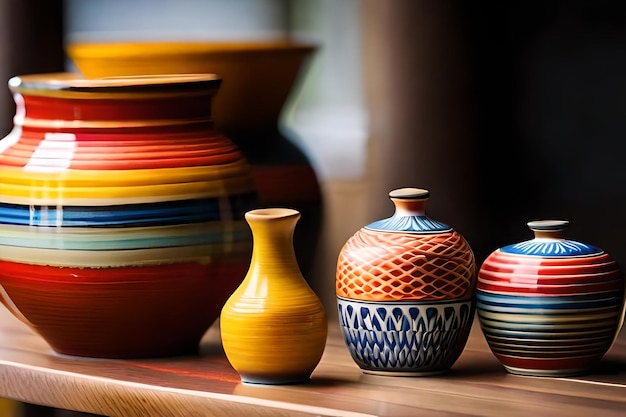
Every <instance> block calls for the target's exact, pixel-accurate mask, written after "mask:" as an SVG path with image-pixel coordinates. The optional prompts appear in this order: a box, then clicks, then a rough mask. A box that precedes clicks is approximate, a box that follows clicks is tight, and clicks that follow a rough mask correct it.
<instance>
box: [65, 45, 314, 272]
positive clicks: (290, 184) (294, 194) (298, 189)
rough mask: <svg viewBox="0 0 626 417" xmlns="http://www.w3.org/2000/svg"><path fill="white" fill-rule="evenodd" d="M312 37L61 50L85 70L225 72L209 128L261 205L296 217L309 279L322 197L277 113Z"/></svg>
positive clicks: (297, 243) (97, 73)
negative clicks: (243, 170)
mask: <svg viewBox="0 0 626 417" xmlns="http://www.w3.org/2000/svg"><path fill="white" fill-rule="evenodd" d="M315 51H316V47H315V46H314V45H312V44H307V43H302V42H295V41H291V40H271V41H258V42H235V41H230V42H229V41H223V42H203V41H195V42H194V41H189V42H156V41H155V42H115V43H104V42H101V43H97V42H92V43H78V42H76V43H72V44H69V45H68V46H67V54H68V56H69V57H70V58H71V60H72V61H73V62H74V63H75V64H76V67H77V68H78V70H79V71H80V72H81V73H82V74H83V75H84V76H86V77H88V78H92V77H105V76H118V75H141V74H155V73H157V74H161V73H168V74H169V73H177V74H178V73H212V74H217V75H219V76H220V77H221V78H223V79H224V83H223V85H222V86H221V88H220V92H219V94H218V95H217V96H216V97H215V101H214V106H213V120H214V121H215V125H216V128H217V129H218V130H219V131H220V132H222V133H224V134H225V135H226V136H228V137H229V138H230V139H232V140H233V141H234V142H235V143H236V144H237V146H239V148H240V149H241V151H242V152H243V154H244V156H245V157H246V158H247V160H248V162H249V163H250V164H251V166H252V175H253V179H254V182H255V187H256V189H257V192H258V198H259V202H260V205H261V206H262V207H289V208H293V209H296V210H298V211H299V212H300V213H301V214H302V219H301V220H300V222H299V224H298V228H297V229H296V231H295V234H294V248H295V251H296V256H297V258H298V263H299V265H300V269H301V271H302V273H303V275H304V277H305V278H306V279H307V280H311V276H312V269H313V266H314V261H315V254H316V250H317V245H318V241H319V236H320V231H321V225H322V218H323V201H322V193H321V187H320V184H319V181H318V177H317V174H316V172H315V169H314V167H313V164H312V162H311V160H310V158H309V156H308V155H307V152H306V149H304V148H303V146H302V144H301V143H299V141H298V138H297V137H296V136H295V134H294V133H293V132H287V131H286V130H285V129H284V126H282V125H281V123H280V116H281V113H282V111H283V107H284V105H285V101H286V100H287V98H288V97H289V96H290V95H292V94H294V93H295V92H294V91H293V90H294V86H295V84H296V83H297V82H298V80H299V76H300V75H301V72H302V70H303V67H304V65H305V64H306V63H307V59H308V58H309V57H311V56H312V54H313V53H314V52H315Z"/></svg>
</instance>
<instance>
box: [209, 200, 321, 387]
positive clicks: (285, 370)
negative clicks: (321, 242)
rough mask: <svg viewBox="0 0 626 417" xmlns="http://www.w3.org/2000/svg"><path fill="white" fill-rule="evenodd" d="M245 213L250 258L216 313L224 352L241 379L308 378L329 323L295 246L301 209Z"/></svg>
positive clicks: (261, 381) (280, 380) (262, 381)
mask: <svg viewBox="0 0 626 417" xmlns="http://www.w3.org/2000/svg"><path fill="white" fill-rule="evenodd" d="M245 218H246V220H247V222H248V224H249V225H250V229H251V230H252V236H253V242H254V243H253V249H252V260H251V261H250V268H249V270H248V273H247V274H246V277H245V279H244V280H243V282H242V283H241V285H240V286H239V287H238V288H237V289H236V290H235V291H234V292H233V294H232V295H231V296H230V298H229V299H228V301H227V302H226V304H225V305H224V307H223V309H222V313H221V315H220V334H221V337H222V345H223V347H224V352H225V353H226V356H227V358H228V360H229V362H230V364H231V365H232V366H233V368H234V369H235V370H236V371H237V372H238V373H239V375H240V377H241V381H242V382H244V383H257V384H296V383H304V382H308V381H310V376H311V373H312V372H313V370H314V369H315V367H316V366H317V364H318V363H319V361H320V359H321V357H322V353H323V352H324V348H325V346H326V336H327V330H328V324H327V321H326V314H325V311H324V308H323V306H322V303H321V302H320V300H319V298H318V297H317V295H316V294H315V293H314V292H313V291H312V290H311V288H310V287H309V285H308V283H307V282H306V280H305V279H304V277H303V276H302V273H301V271H300V268H299V266H298V262H297V259H296V256H295V252H294V249H293V234H294V229H295V226H296V223H297V221H298V220H299V218H300V213H299V212H298V211H297V210H293V209H286V208H265V209H257V210H252V211H249V212H247V213H246V214H245Z"/></svg>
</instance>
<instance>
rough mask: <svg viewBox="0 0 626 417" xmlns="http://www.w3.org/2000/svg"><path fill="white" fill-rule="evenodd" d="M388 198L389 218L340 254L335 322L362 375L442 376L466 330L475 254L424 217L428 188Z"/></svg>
mask: <svg viewBox="0 0 626 417" xmlns="http://www.w3.org/2000/svg"><path fill="white" fill-rule="evenodd" d="M389 196H390V198H391V200H392V202H393V203H394V205H395V213H394V215H393V216H392V217H390V218H387V219H384V220H379V221H376V222H374V223H371V224H369V225H367V226H365V227H363V228H361V229H360V230H359V231H357V232H356V233H355V234H354V235H353V236H352V237H351V238H350V239H348V241H347V242H346V243H345V245H344V247H343V248H342V250H341V252H340V254H339V258H338V261H337V272H336V294H337V303H338V309H339V324H340V327H341V330H342V331H343V336H344V339H345V343H346V345H347V347H348V349H349V351H350V354H351V355H352V358H353V359H354V361H355V362H356V363H357V365H358V366H359V367H360V368H361V369H362V370H363V371H364V372H366V373H375V374H384V375H395V376H407V375H428V374H435V373H442V372H445V371H447V370H449V369H450V368H451V367H452V365H453V364H454V363H455V362H456V360H457V359H458V357H459V356H460V355H461V352H462V351H463V348H464V347H465V343H466V342H467V338H468V337H469V333H470V330H471V326H472V321H473V317H474V308H475V300H474V290H475V285H476V264H475V261H474V254H473V252H472V250H471V248H470V246H469V244H468V243H467V241H466V240H465V239H464V238H463V236H461V234H459V233H458V232H457V231H455V230H453V229H452V228H451V227H450V226H447V225H445V224H443V223H440V222H438V221H435V220H432V219H430V218H429V217H427V216H426V213H425V205H426V201H427V200H428V198H429V192H428V191H427V190H423V189H419V188H402V189H398V190H394V191H392V192H391V193H389Z"/></svg>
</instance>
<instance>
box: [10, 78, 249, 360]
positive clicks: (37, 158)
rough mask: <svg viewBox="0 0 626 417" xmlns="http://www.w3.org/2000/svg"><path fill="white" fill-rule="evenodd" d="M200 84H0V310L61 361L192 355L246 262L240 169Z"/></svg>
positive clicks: (213, 88)
mask: <svg viewBox="0 0 626 417" xmlns="http://www.w3.org/2000/svg"><path fill="white" fill-rule="evenodd" d="M220 83H221V80H220V79H219V78H217V77H216V76H214V75H210V74H205V75H173V76H166V75H163V76H159V75H154V76H147V77H113V78H109V79H101V80H86V79H82V78H79V77H77V76H76V75H75V74H67V73H64V74H37V75H26V76H22V77H15V78H12V79H11V80H10V81H9V87H10V89H11V91H12V92H13V95H14V98H15V102H16V107H17V111H16V115H15V118H14V124H15V126H14V129H13V130H12V131H11V132H10V134H9V135H8V136H7V137H5V138H3V139H2V140H1V141H0V184H2V186H1V187H0V290H1V291H0V296H1V297H0V299H1V300H2V302H3V303H4V305H5V306H6V307H7V308H8V309H9V310H10V311H11V312H12V313H13V314H14V315H15V316H16V317H18V318H20V319H21V320H22V321H24V322H25V323H26V324H27V325H29V326H30V327H31V328H32V329H33V330H34V331H35V332H37V333H38V334H39V335H40V336H42V337H43V339H45V340H46V341H47V342H48V343H49V345H50V346H51V347H52V349H53V350H54V351H55V352H57V353H61V354H66V355H74V356H88V357H107V358H137V357H155V356H171V355H181V354H193V353H196V352H197V351H198V348H199V342H200V339H201V338H202V336H203V335H204V333H205V332H206V330H207V329H208V328H209V327H210V326H211V325H212V323H213V322H214V321H215V320H216V319H217V317H218V316H219V312H220V309H221V307H222V306H223V304H224V302H225V301H226V299H227V298H228V296H230V294H231V293H232V291H233V290H234V289H235V288H236V287H237V286H238V285H239V283H240V282H241V280H242V279H243V277H244V275H245V272H246V270H247V265H248V262H249V259H250V256H251V250H252V237H251V234H250V233H249V230H248V228H247V225H246V223H245V220H244V218H243V215H244V213H245V212H246V211H247V210H249V209H250V208H251V207H253V206H254V205H255V204H257V199H256V192H255V190H254V184H253V181H252V176H251V172H250V166H249V164H248V162H247V161H246V160H245V158H244V156H243V155H242V154H241V152H240V151H239V149H238V148H237V147H236V146H235V145H234V143H233V142H232V141H231V140H230V139H229V138H227V137H225V136H223V135H222V134H219V133H217V132H216V131H215V129H214V127H213V123H212V121H211V100H212V98H213V96H214V95H215V93H216V92H217V91H218V88H219V86H220Z"/></svg>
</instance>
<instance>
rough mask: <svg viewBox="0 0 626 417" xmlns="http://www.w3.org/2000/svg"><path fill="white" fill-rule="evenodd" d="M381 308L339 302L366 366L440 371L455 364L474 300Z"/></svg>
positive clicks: (348, 336) (350, 343) (347, 332)
mask: <svg viewBox="0 0 626 417" xmlns="http://www.w3.org/2000/svg"><path fill="white" fill-rule="evenodd" d="M381 304H382V303H368V302H360V301H354V300H347V299H341V298H340V299H338V309H339V320H340V325H341V329H342V331H343V335H344V340H345V343H346V345H347V347H348V349H349V351H350V354H351V355H352V357H353V359H354V360H355V362H356V363H357V364H358V365H359V366H360V367H361V368H363V369H369V370H376V371H399V372H407V371H408V372H435V371H444V370H447V369H448V368H450V367H451V366H452V365H453V364H454V362H455V361H456V359H457V358H458V357H459V355H460V354H461V351H462V350H463V348H464V346H465V343H466V341H467V337H468V336H469V331H470V329H471V325H472V319H473V316H474V306H473V303H472V302H471V301H461V302H454V303H440V304H434V303H429V304H423V305H415V304H406V303H402V304H401V303H384V304H382V305H381Z"/></svg>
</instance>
